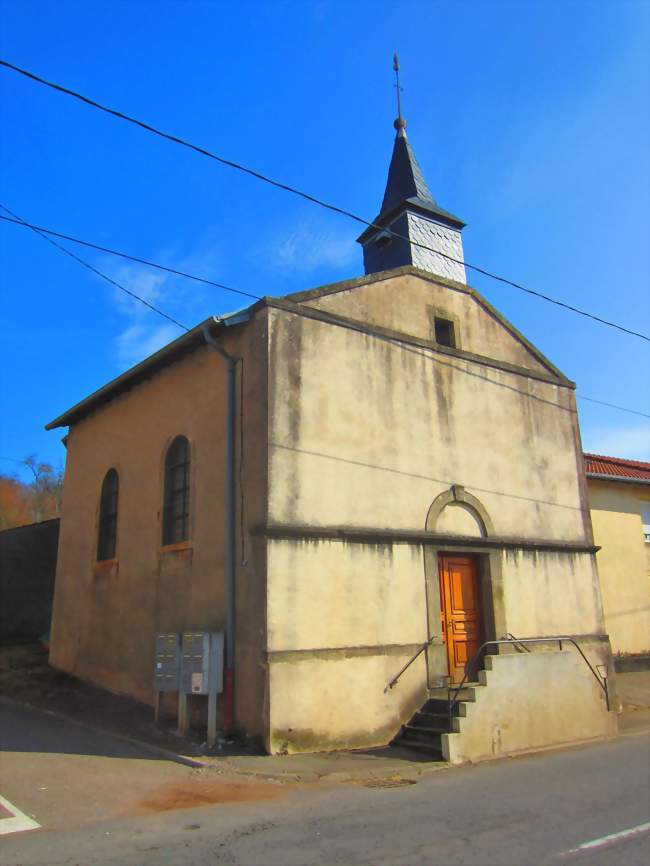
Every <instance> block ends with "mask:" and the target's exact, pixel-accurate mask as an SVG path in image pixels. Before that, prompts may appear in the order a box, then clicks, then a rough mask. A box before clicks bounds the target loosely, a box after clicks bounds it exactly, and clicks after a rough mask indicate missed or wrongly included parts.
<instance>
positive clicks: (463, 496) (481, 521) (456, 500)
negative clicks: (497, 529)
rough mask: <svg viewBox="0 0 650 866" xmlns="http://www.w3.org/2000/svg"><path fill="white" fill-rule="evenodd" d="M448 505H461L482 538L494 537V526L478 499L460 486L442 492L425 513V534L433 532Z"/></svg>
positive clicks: (453, 486)
mask: <svg viewBox="0 0 650 866" xmlns="http://www.w3.org/2000/svg"><path fill="white" fill-rule="evenodd" d="M448 505H462V506H463V507H464V508H466V509H467V511H469V512H470V513H471V514H472V515H473V516H474V518H475V519H476V522H477V523H478V525H479V527H480V529H481V535H482V537H483V538H487V537H488V536H489V535H494V525H493V523H492V519H491V517H490V515H489V514H488V511H487V509H486V508H485V506H484V505H483V503H482V502H481V500H480V499H478V497H476V496H474V494H473V493H469V492H468V491H467V490H465V488H464V487H463V486H462V484H452V486H451V487H450V488H449V490H443V492H442V493H440V494H439V495H438V496H436V498H435V499H434V500H433V502H432V503H431V506H430V508H429V511H428V513H427V519H426V522H425V524H424V528H425V529H426V531H427V532H435V531H436V527H437V525H438V519H439V517H440V515H441V514H442V512H443V511H444V509H445V508H446V507H447V506H448Z"/></svg>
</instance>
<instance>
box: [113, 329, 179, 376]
mask: <svg viewBox="0 0 650 866" xmlns="http://www.w3.org/2000/svg"><path fill="white" fill-rule="evenodd" d="M180 335H181V331H180V329H179V328H177V327H176V326H175V325H173V324H172V323H171V322H170V323H169V324H168V325H154V326H152V325H151V324H149V323H146V324H145V323H144V322H140V323H137V324H133V325H129V326H128V327H127V328H125V329H124V330H123V331H122V332H121V333H120V334H118V335H117V337H116V339H115V350H116V355H117V360H118V363H119V364H120V366H121V367H124V368H128V367H132V366H133V365H134V364H137V363H138V361H142V359H143V358H147V357H148V356H149V355H153V353H154V352H157V351H158V349H161V348H162V347H163V346H165V345H166V344H167V343H170V342H171V341H172V340H175V339H176V338H177V337H179V336H180Z"/></svg>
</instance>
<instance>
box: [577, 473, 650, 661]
mask: <svg viewBox="0 0 650 866" xmlns="http://www.w3.org/2000/svg"><path fill="white" fill-rule="evenodd" d="M587 483H588V488H589V505H590V508H591V519H592V523H593V527H594V539H595V541H596V544H598V545H599V546H600V548H601V549H600V551H599V552H598V555H597V559H598V571H599V573H600V584H601V589H602V595H603V607H604V612H605V625H606V629H607V632H608V633H609V636H610V639H611V642H612V650H613V652H614V653H642V652H648V651H650V543H648V542H646V541H645V540H644V537H643V526H642V523H641V503H642V502H645V503H650V487H649V486H648V485H643V484H633V483H627V482H618V481H602V480H600V479H597V478H589V479H588V481H587Z"/></svg>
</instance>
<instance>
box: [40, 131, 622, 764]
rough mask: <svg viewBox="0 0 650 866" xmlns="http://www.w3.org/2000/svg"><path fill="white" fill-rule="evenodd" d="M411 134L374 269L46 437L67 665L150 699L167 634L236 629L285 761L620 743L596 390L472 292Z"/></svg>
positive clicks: (120, 381) (209, 337)
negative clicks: (57, 464)
mask: <svg viewBox="0 0 650 866" xmlns="http://www.w3.org/2000/svg"><path fill="white" fill-rule="evenodd" d="M395 127H396V137H395V142H394V147H393V154H392V159H391V162H390V168H389V172H388V181H387V185H386V191H385V194H384V198H383V202H382V205H381V210H380V212H379V215H378V216H377V217H376V218H375V220H374V222H373V224H372V225H371V226H370V227H368V228H367V229H366V230H365V231H364V232H363V234H362V235H361V236H360V237H359V239H358V240H359V243H360V244H361V246H362V248H363V259H364V265H365V275H364V276H362V277H358V278H355V279H350V280H346V281H344V282H341V283H336V284H333V285H327V286H323V287H321V288H318V289H314V290H310V291H305V292H300V293H297V294H291V295H287V296H285V297H280V298H276V297H274V298H271V297H265V298H263V299H262V300H260V301H258V302H256V303H254V304H252V305H251V306H250V307H248V308H247V309H245V310H241V311H239V312H237V313H234V314H232V315H229V316H224V317H218V318H213V319H209V320H207V321H205V322H202V323H201V324H199V325H197V327H195V328H194V329H192V330H191V331H189V332H188V333H186V334H184V335H183V336H181V337H180V338H179V339H177V340H175V341H174V342H172V343H170V344H169V345H167V346H165V347H164V348H163V349H161V350H160V351H159V352H157V353H156V354H154V355H152V356H151V357H149V358H147V359H146V360H144V361H143V362H142V363H140V364H138V365H137V366H135V367H133V368H132V369H130V370H128V371H127V372H126V373H124V374H123V375H121V376H119V377H118V378H117V379H115V380H114V381H112V382H110V383H108V384H107V385H105V386H104V387H102V388H100V389H99V390H98V391H96V392H95V393H94V394H91V395H90V396H89V397H87V398H85V399H84V400H82V401H81V402H80V403H78V404H77V405H76V406H74V407H72V408H71V409H69V410H68V411H67V412H65V413H64V414H62V415H61V416H60V417H59V418H57V419H55V420H54V421H52V422H51V423H50V424H49V425H48V429H53V428H65V427H67V428H69V433H68V438H67V449H68V456H67V467H66V476H65V489H64V502H63V515H62V520H61V530H60V545H59V556H58V566H57V576H56V589H55V600H54V615H53V626H52V643H51V662H52V664H53V665H54V666H56V667H57V668H60V669H62V670H65V671H67V672H69V673H71V674H74V675H75V676H78V677H80V678H82V679H85V680H88V681H90V682H93V683H96V684H98V685H100V686H103V687H105V688H107V689H110V690H112V691H114V692H117V693H121V694H127V695H131V696H133V697H135V698H137V699H139V700H141V701H144V702H148V703H152V702H153V699H154V690H153V689H154V686H153V662H154V651H155V638H156V634H157V633H159V632H181V631H183V630H188V629H198V630H220V631H224V632H225V635H226V678H225V691H224V693H223V695H222V696H221V698H220V703H219V719H220V725H221V726H222V727H224V728H226V729H229V730H232V731H236V732H239V733H240V734H242V735H246V736H248V737H251V738H254V739H257V740H258V741H259V742H260V743H261V744H263V746H264V748H265V749H266V750H267V751H269V752H271V753H279V752H289V753H291V752H300V751H318V750H331V749H340V748H361V747H369V746H380V745H385V744H387V743H389V742H391V741H393V740H394V739H395V738H398V740H399V741H400V742H402V743H403V744H404V745H410V746H411V747H412V748H419V749H423V750H425V751H432V752H437V753H438V754H440V755H442V756H444V757H445V758H446V759H447V760H451V761H453V762H462V761H466V760H479V759H482V758H488V757H494V756H497V755H504V754H515V753H517V752H521V751H524V750H528V749H533V748H541V747H545V746H548V745H551V744H558V743H568V742H575V741H578V740H587V739H593V738H598V737H604V736H608V735H611V734H612V733H614V732H615V730H616V715H615V711H616V709H617V701H616V696H615V690H614V687H613V673H612V662H611V649H610V643H609V639H608V636H607V634H606V633H605V628H604V620H603V611H602V604H601V594H600V586H599V578H598V571H597V568H596V559H595V554H596V551H597V548H596V547H595V546H594V540H593V535H592V527H591V521H590V515H589V508H588V502H587V491H586V482H585V476H584V471H583V464H582V449H581V443H580V432H579V427H578V416H577V412H576V401H575V386H574V384H573V383H572V382H571V381H569V379H567V378H566V376H565V375H563V373H561V372H560V371H559V370H558V369H557V368H556V367H555V366H554V365H553V363H552V362H551V361H549V360H548V359H547V358H546V357H544V355H543V354H542V353H541V352H540V351H539V350H538V349H537V348H535V346H533V345H532V344H531V343H530V342H529V341H528V340H527V339H526V337H525V336H524V335H522V334H521V333H520V332H519V331H518V330H517V329H516V328H515V327H514V326H513V325H512V324H510V323H509V322H508V321H507V320H506V319H505V318H504V317H503V316H502V315H501V314H500V313H499V312H498V311H497V310H495V309H494V308H493V307H492V306H491V305H490V303H488V301H487V300H485V298H483V297H482V296H481V295H480V294H479V293H478V292H477V291H476V290H475V289H473V288H472V287H471V286H469V285H468V284H467V280H466V273H465V267H464V264H463V242H462V230H463V226H464V223H463V222H462V220H460V219H459V218H458V217H456V216H454V215H453V214H451V213H449V212H448V211H446V210H443V209H442V208H441V207H440V206H439V205H438V204H437V203H436V201H435V200H434V198H433V196H432V194H431V192H430V190H429V187H428V186H427V183H426V181H425V179H424V177H423V174H422V171H421V169H420V167H419V165H418V162H417V160H416V158H415V155H414V152H413V149H412V147H411V144H410V142H409V140H408V138H407V135H406V123H405V122H404V120H403V118H402V117H401V114H400V116H399V117H398V119H397V121H396V122H395ZM498 641H501V642H500V643H499V642H498ZM486 642H492V643H488V644H487V645H486ZM461 685H462V688H461V689H460V690H456V689H457V687H460V686H461Z"/></svg>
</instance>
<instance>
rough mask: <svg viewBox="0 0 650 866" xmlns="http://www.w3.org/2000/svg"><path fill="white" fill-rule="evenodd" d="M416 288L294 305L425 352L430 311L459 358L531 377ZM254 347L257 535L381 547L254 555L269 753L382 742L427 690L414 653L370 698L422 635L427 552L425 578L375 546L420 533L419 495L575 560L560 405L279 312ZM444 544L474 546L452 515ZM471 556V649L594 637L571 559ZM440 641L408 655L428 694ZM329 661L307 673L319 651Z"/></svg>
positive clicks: (574, 456) (572, 438) (432, 588)
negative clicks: (352, 531) (482, 516)
mask: <svg viewBox="0 0 650 866" xmlns="http://www.w3.org/2000/svg"><path fill="white" fill-rule="evenodd" d="M431 286H432V284H431V283H430V282H429V281H424V280H422V279H421V278H419V277H416V276H414V275H403V276H400V277H395V278H391V279H388V280H382V281H381V282H379V283H376V284H371V285H367V286H361V287H359V288H356V289H354V290H353V291H352V292H350V293H348V294H345V293H343V294H335V295H328V296H324V297H322V298H321V299H319V300H318V301H316V302H314V301H313V300H309V302H308V303H309V306H314V303H317V304H319V305H321V306H322V307H327V308H328V309H334V310H335V311H336V313H338V314H339V315H345V316H348V317H351V318H355V319H359V320H365V321H372V322H375V323H378V324H381V326H383V327H387V328H391V329H394V330H399V331H403V332H410V333H413V334H417V335H419V336H421V337H423V338H427V339H428V338H430V336H431V335H430V333H429V332H428V330H427V328H428V322H429V321H430V319H429V318H428V311H429V310H430V308H432V307H435V311H436V314H440V315H443V316H445V315H447V317H448V318H451V317H453V316H456V317H457V319H458V327H459V329H460V334H461V344H462V347H463V348H464V349H466V350H469V351H472V352H476V353H481V354H486V355H489V356H491V357H493V358H499V359H501V360H505V361H506V362H508V363H516V364H519V365H523V364H527V365H528V366H529V367H530V368H531V369H532V370H534V371H535V372H537V373H539V371H540V370H541V369H542V365H541V364H540V362H538V361H537V360H536V359H534V358H533V356H532V355H530V353H529V352H528V350H527V349H524V347H523V344H521V343H519V342H518V341H517V340H516V339H515V338H514V337H511V335H510V334H508V333H507V332H506V331H504V330H503V327H502V326H501V325H498V324H497V323H496V320H495V319H493V318H492V317H491V316H489V315H487V314H486V313H484V311H482V310H481V309H480V308H478V306H477V305H476V302H475V301H473V300H472V299H471V297H470V296H468V295H467V294H465V293H463V292H456V291H453V290H450V289H449V288H447V287H443V286H441V287H439V291H437V290H436V288H435V287H434V288H433V290H432V287H431ZM433 295H435V297H432V296H433ZM423 323H424V326H423ZM269 337H270V347H269V372H270V379H269V512H268V519H269V522H270V523H271V524H276V525H277V524H279V525H283V526H289V527H303V528H304V530H305V535H306V537H308V536H309V528H312V529H318V528H322V529H327V528H331V527H347V528H358V529H367V528H370V529H372V530H373V531H379V532H381V531H384V532H385V533H386V544H385V547H384V549H383V550H382V552H381V554H380V555H378V551H380V550H381V548H380V547H378V545H377V544H376V543H372V542H371V541H370V540H368V541H365V542H358V543H355V544H352V543H350V544H346V543H343V542H342V541H325V540H319V541H316V540H311V541H304V542H297V541H286V540H285V541H280V540H279V539H277V538H272V539H269V541H268V550H269V560H268V586H267V593H268V604H269V650H270V654H269V660H270V666H271V677H270V684H271V693H270V697H271V737H270V747H271V748H279V749H288V750H289V751H291V750H300V749H303V748H308V747H309V748H313V747H315V744H318V745H319V747H331V746H333V745H340V744H348V745H349V744H352V743H354V742H356V741H358V742H359V744H362V743H368V742H370V741H372V742H381V741H385V740H386V739H387V738H388V737H387V733H386V732H387V730H389V729H391V727H392V730H390V731H389V735H390V734H394V733H396V732H397V730H398V728H399V723H400V721H404V720H405V718H404V716H400V713H402V712H403V711H404V710H405V708H406V707H409V706H410V704H411V703H412V701H413V700H415V698H416V696H417V695H419V694H420V693H421V692H422V690H423V689H424V688H425V687H426V684H427V666H426V664H425V660H424V656H423V657H421V659H420V660H419V662H418V665H417V666H414V668H413V669H410V670H409V675H408V676H409V685H408V686H407V687H406V686H404V684H403V681H400V685H399V686H398V687H397V688H396V689H395V690H394V695H395V696H397V698H396V702H394V703H392V704H390V706H389V705H387V704H386V697H385V696H384V694H383V686H384V685H385V682H386V681H387V679H390V676H392V675H394V674H395V673H397V671H398V670H399V668H400V666H401V661H400V658H398V657H395V656H393V655H390V653H394V652H396V653H398V655H399V654H400V653H402V649H401V648H403V650H404V654H403V656H401V658H408V657H409V652H408V651H407V647H406V645H407V644H411V646H412V647H413V651H414V649H415V648H416V647H417V645H418V644H419V643H422V642H423V640H426V638H427V637H428V636H432V635H434V636H435V635H437V631H436V629H438V630H439V629H440V622H439V620H440V607H439V605H440V601H439V590H438V585H437V565H436V560H435V550H434V551H431V553H432V554H433V559H432V560H431V561H430V563H429V566H428V568H427V569H425V562H427V556H430V554H427V555H425V552H424V549H423V546H422V545H421V544H418V543H417V542H416V541H413V542H409V543H400V544H398V543H392V542H391V541H390V534H391V532H395V531H398V532H399V531H402V532H408V531H421V530H424V528H425V521H426V517H427V513H428V511H429V507H430V506H431V503H432V502H433V501H434V500H435V499H436V497H438V496H439V495H440V494H442V493H444V492H446V491H449V489H450V487H451V486H452V485H463V486H464V487H465V488H466V490H467V491H468V493H469V494H471V495H472V496H474V497H476V498H477V499H478V500H480V503H481V504H482V506H483V507H484V509H485V511H486V512H487V514H488V515H489V517H490V519H491V523H492V528H491V533H492V534H494V535H496V536H501V537H509V538H513V539H527V540H535V539H537V540H539V539H543V540H546V541H552V542H557V543H558V545H559V546H560V547H561V546H562V544H563V543H574V544H583V545H585V546H587V545H589V544H590V543H591V524H590V521H589V515H588V510H587V507H586V499H585V495H584V488H583V486H582V481H581V476H580V472H579V468H578V467H579V466H580V465H581V448H580V442H579V434H578V428H577V420H576V413H575V402H574V396H573V392H572V390H571V389H570V388H568V387H566V386H563V385H560V384H559V383H558V384H554V383H549V382H544V381H540V380H539V379H534V378H528V377H526V376H522V375H519V374H516V373H513V372H510V371H506V370H503V369H495V368H494V367H488V366H484V365H482V364H479V363H477V362H474V361H471V360H469V359H465V358H459V357H453V356H449V355H445V354H441V353H437V352H435V351H433V350H429V349H426V348H419V347H415V346H412V345H411V346H409V345H404V344H398V343H396V342H394V341H391V340H387V339H381V338H377V337H375V336H372V335H370V334H366V333H360V332H359V331H358V330H353V329H350V328H346V327H341V326H337V325H332V324H329V323H325V322H321V321H317V320H314V319H313V318H306V317H301V316H298V315H295V314H292V313H288V312H285V311H278V310H272V311H270V322H269ZM544 369H546V368H544ZM547 372H548V370H547ZM463 527H464V528H465V531H464V532H463V534H465V532H466V533H467V534H468V535H471V536H473V537H476V536H477V535H480V534H481V528H480V525H479V524H478V523H477V522H476V520H475V518H474V517H473V516H472V514H471V513H469V512H467V511H466V510H465V511H463V509H461V508H457V513H454V512H453V511H452V512H448V513H445V512H443V513H442V514H441V515H440V526H439V527H438V531H441V532H444V531H448V532H450V534H456V533H458V532H460V531H461V529H462V528H463ZM379 540H380V539H378V541H379ZM441 549H444V547H442V548H441ZM477 554H478V555H479V557H480V559H481V572H482V573H483V574H484V575H488V576H489V580H488V578H485V577H482V578H481V579H482V582H483V584H484V589H485V594H486V597H487V596H488V595H490V594H493V596H494V598H492V597H490V599H489V601H490V604H491V605H492V606H493V608H494V610H493V611H490V612H488V615H487V621H488V633H487V637H494V636H501V635H502V634H503V633H504V632H505V631H512V632H513V633H515V634H518V636H522V637H523V636H531V635H540V634H555V633H558V631H570V632H571V633H574V634H575V633H578V634H587V633H592V632H597V633H600V632H602V631H603V623H602V613H601V608H600V596H599V590H598V579H597V574H596V571H595V568H594V563H593V556H592V555H590V554H589V553H580V554H571V555H565V554H564V553H552V552H549V551H544V552H537V553H534V552H527V553H523V552H522V553H517V554H516V555H515V554H506V553H505V551H503V552H501V551H497V552H495V551H494V550H492V551H490V550H487V549H486V550H484V551H481V550H480V549H478V548H477ZM425 572H426V573H425ZM487 583H490V584H491V585H490V586H487ZM567 598H570V599H571V602H572V604H573V608H572V609H568V608H569V606H568V605H567V603H566V600H567ZM436 621H437V625H436ZM490 629H491V631H490ZM497 632H498V633H497ZM440 643H441V642H440V640H437V642H434V646H433V647H432V648H431V650H430V651H429V653H428V658H427V662H428V665H429V670H428V676H429V682H430V684H432V685H433V684H436V679H437V678H439V677H440V676H441V675H442V674H443V673H444V671H442V669H439V668H440V665H441V661H443V660H444V652H441V650H442V649H443V648H442V646H441V645H440ZM388 647H390V648H391V649H390V651H389V650H387V648H388ZM335 650H336V651H340V655H339V656H336V655H335V654H334V655H329V656H327V660H328V661H329V662H331V663H330V664H326V663H325V658H326V657H325V656H323V655H322V653H323V652H324V651H327V652H329V653H332V652H333V651H335ZM276 651H278V652H279V653H280V654H279V655H278V654H276ZM382 659H383V660H382ZM387 660H388V663H387ZM387 674H388V676H387ZM321 680H322V681H323V682H327V690H326V692H327V695H328V698H327V700H325V699H324V698H321V697H320V696H319V695H320V692H319V687H318V683H319V682H320V681H321ZM404 682H405V681H404ZM337 690H338V700H337V698H336V694H337ZM402 690H403V691H402ZM324 693H325V692H323V694H324ZM289 694H291V700H288V695H289ZM350 694H354V695H360V696H362V698H363V706H364V710H363V712H361V711H360V710H359V704H358V703H357V702H356V698H355V699H348V697H347V696H349V695H350ZM306 696H309V697H308V698H307V697H306ZM398 700H403V702H404V703H403V705H400V704H399V703H398V702H397V701H398ZM330 704H332V705H331V706H330ZM325 717H326V718H327V719H328V724H327V725H325V724H323V718H325Z"/></svg>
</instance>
